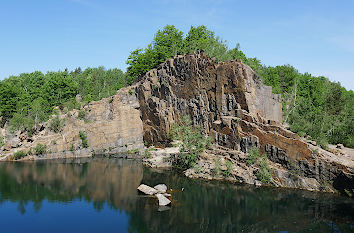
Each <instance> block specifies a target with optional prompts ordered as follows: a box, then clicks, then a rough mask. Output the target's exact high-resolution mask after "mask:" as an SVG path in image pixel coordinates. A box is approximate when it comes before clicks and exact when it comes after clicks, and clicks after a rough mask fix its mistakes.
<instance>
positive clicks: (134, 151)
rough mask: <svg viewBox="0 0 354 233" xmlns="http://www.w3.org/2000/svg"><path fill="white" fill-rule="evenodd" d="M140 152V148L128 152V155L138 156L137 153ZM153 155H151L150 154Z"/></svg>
mask: <svg viewBox="0 0 354 233" xmlns="http://www.w3.org/2000/svg"><path fill="white" fill-rule="evenodd" d="M138 152H139V149H138V148H136V149H134V150H128V151H127V153H128V154H136V153H138ZM150 155H151V154H150Z"/></svg>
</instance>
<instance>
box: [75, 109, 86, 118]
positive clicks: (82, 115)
mask: <svg viewBox="0 0 354 233" xmlns="http://www.w3.org/2000/svg"><path fill="white" fill-rule="evenodd" d="M77 117H78V118H79V119H80V120H85V119H86V112H85V111H84V110H80V111H79V114H78V116H77Z"/></svg>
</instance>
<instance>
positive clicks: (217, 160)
mask: <svg viewBox="0 0 354 233" xmlns="http://www.w3.org/2000/svg"><path fill="white" fill-rule="evenodd" d="M211 172H212V174H213V176H218V175H219V174H220V173H221V159H220V157H217V158H214V169H213V170H212V171H211Z"/></svg>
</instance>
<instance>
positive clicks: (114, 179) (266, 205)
mask: <svg viewBox="0 0 354 233" xmlns="http://www.w3.org/2000/svg"><path fill="white" fill-rule="evenodd" d="M140 183H145V184H148V185H155V184H158V183H165V184H167V186H168V187H169V188H172V189H174V190H175V191H174V192H173V203H172V207H171V209H170V210H168V211H164V212H159V211H158V206H157V203H156V200H155V199H153V198H149V197H145V196H138V195H137V190H136V188H137V187H138V185H139V184H140ZM182 188H184V191H183V192H181V189H182ZM45 199H48V200H49V201H53V202H54V201H55V202H71V201H79V199H80V200H81V201H86V202H92V203H93V205H94V207H95V208H96V209H98V210H100V209H101V208H103V206H104V203H108V204H109V206H110V207H111V208H113V209H121V210H124V211H125V212H126V213H127V214H128V215H129V230H130V232H172V233H173V232H280V231H288V232H332V231H334V232H352V230H353V229H354V201H353V200H352V199H349V198H345V197H341V196H337V195H330V194H323V193H313V192H308V191H299V190H292V189H278V188H263V187H261V188H256V187H253V186H249V185H232V184H227V183H217V182H205V181H202V180H192V179H189V178H186V177H184V176H183V175H181V174H179V173H178V172H174V171H165V172H160V171H157V170H153V169H148V168H143V167H142V165H141V163H139V162H136V161H130V160H123V159H106V158H92V159H80V160H65V161H45V162H40V163H38V162H37V163H35V162H25V163H1V164H0V202H4V201H7V200H11V201H14V202H17V203H18V204H19V210H20V211H21V212H24V211H25V207H26V203H28V202H34V206H35V208H36V209H37V210H39V209H40V208H41V203H43V200H45ZM102 218H104V216H102ZM311 229H312V230H311ZM335 229H339V231H336V230H335Z"/></svg>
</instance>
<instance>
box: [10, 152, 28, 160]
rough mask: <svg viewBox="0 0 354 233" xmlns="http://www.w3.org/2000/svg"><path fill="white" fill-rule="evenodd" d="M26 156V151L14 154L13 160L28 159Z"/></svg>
mask: <svg viewBox="0 0 354 233" xmlns="http://www.w3.org/2000/svg"><path fill="white" fill-rule="evenodd" d="M26 155H27V154H26V153H25V152H24V151H22V150H20V151H17V152H15V153H14V155H13V158H14V160H18V159H22V158H23V157H26Z"/></svg>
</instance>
